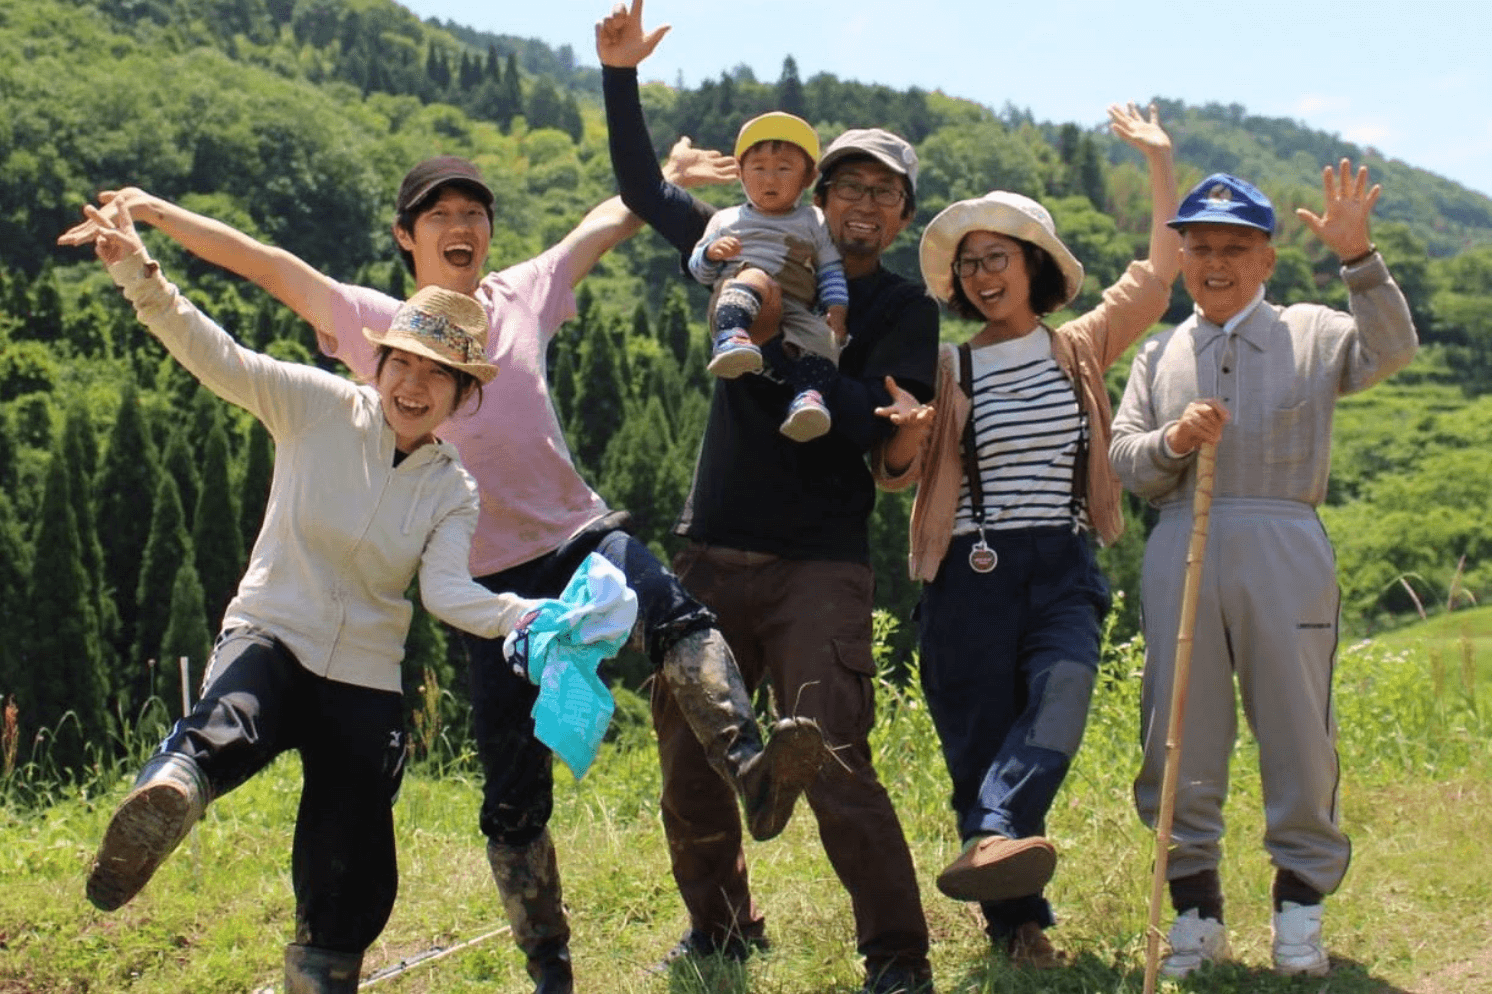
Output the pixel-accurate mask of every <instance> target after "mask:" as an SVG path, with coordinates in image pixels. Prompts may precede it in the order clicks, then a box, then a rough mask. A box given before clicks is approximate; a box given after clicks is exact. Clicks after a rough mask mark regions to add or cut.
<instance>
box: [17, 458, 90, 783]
mask: <svg viewBox="0 0 1492 994" xmlns="http://www.w3.org/2000/svg"><path fill="white" fill-rule="evenodd" d="M70 476H71V472H70V469H69V467H68V465H67V445H66V443H65V442H63V441H61V440H59V442H58V444H56V445H55V446H54V447H53V449H52V459H51V463H50V465H49V466H48V467H47V482H46V488H45V490H44V491H43V497H42V506H41V520H40V521H39V522H38V523H37V532H36V539H35V541H34V543H33V545H34V548H36V549H39V550H44V551H43V553H42V554H40V555H37V556H35V557H34V559H33V562H32V567H31V582H30V584H29V585H28V589H27V597H26V618H27V620H28V621H29V623H30V624H29V631H28V633H27V637H26V639H25V644H24V645H23V647H22V653H21V657H22V658H21V667H22V669H23V670H24V671H25V672H26V673H27V675H28V676H29V681H27V682H23V683H22V684H21V685H20V686H18V687H17V702H18V704H19V706H20V709H21V721H22V741H26V742H30V741H33V740H34V737H35V736H36V734H37V732H38V731H39V730H41V729H48V730H49V732H48V738H49V742H50V744H49V745H48V746H47V747H43V752H44V753H45V754H48V755H50V757H51V759H52V761H53V762H55V763H56V764H57V766H58V767H59V768H62V769H66V770H80V769H82V767H83V765H84V764H85V762H86V761H87V759H88V749H87V747H88V744H89V743H90V742H99V741H104V740H105V739H106V736H107V731H108V703H107V701H108V688H107V686H106V684H105V680H104V668H103V646H102V644H101V640H100V638H99V631H98V612H97V609H96V601H95V599H94V596H93V591H92V587H91V584H90V583H89V579H88V576H87V574H86V573H85V572H84V569H83V560H82V553H81V549H80V547H79V542H78V525H77V522H76V521H75V520H74V517H73V504H72V496H71V494H70V493H69V492H68V491H69V478H70ZM28 683H29V686H28ZM65 716H66V717H67V720H66V721H64V717H65Z"/></svg>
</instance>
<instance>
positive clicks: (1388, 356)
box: [1109, 256, 1418, 506]
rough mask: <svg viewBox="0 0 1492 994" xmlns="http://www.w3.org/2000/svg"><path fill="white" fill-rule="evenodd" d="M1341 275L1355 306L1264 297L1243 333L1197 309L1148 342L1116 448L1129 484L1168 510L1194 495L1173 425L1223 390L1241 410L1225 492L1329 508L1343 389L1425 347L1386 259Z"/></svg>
mask: <svg viewBox="0 0 1492 994" xmlns="http://www.w3.org/2000/svg"><path fill="white" fill-rule="evenodd" d="M1342 276H1343V278H1344V279H1345V281H1346V283H1347V288H1348V291H1349V306H1350V307H1351V310H1352V313H1350V314H1344V313H1342V312H1341V311H1335V310H1332V309H1331V308H1328V307H1323V306H1321V305H1319V304H1294V305H1292V306H1290V307H1280V306H1278V305H1276V304H1269V303H1260V304H1258V305H1256V306H1254V307H1253V309H1252V310H1251V311H1249V312H1248V313H1247V314H1245V315H1242V318H1243V319H1242V320H1241V321H1239V322H1238V324H1237V325H1236V327H1235V328H1234V329H1233V334H1228V333H1227V331H1226V330H1225V329H1224V328H1223V327H1220V326H1218V325H1215V324H1213V323H1212V322H1210V321H1208V320H1207V319H1206V318H1204V317H1202V316H1201V315H1193V316H1192V317H1190V318H1188V319H1187V320H1186V321H1184V322H1182V323H1181V324H1180V325H1178V326H1177V327H1176V328H1175V329H1174V330H1173V331H1171V332H1169V333H1167V334H1164V335H1159V336H1157V337H1155V338H1153V339H1151V340H1150V341H1148V342H1146V343H1145V344H1144V345H1143V346H1142V347H1141V349H1140V351H1139V353H1138V354H1137V355H1136V356H1135V360H1134V365H1133V367H1132V369H1131V371H1130V377H1129V384H1128V386H1126V388H1125V391H1124V399H1123V400H1122V401H1121V402H1120V405H1119V411H1118V413H1117V414H1116V415H1115V417H1114V440H1113V443H1112V445H1111V446H1110V450H1109V454H1110V456H1111V458H1112V460H1113V464H1114V469H1115V470H1116V471H1117V472H1118V474H1119V477H1120V479H1121V480H1123V481H1124V485H1125V487H1127V488H1128V489H1130V490H1132V491H1134V492H1135V493H1137V494H1139V495H1140V496H1142V497H1145V498H1147V499H1149V500H1150V502H1151V503H1152V504H1155V505H1157V506H1159V505H1163V504H1167V503H1171V502H1174V501H1188V502H1189V501H1190V500H1191V492H1192V489H1193V487H1194V477H1195V472H1194V469H1193V466H1194V463H1195V459H1194V458H1193V455H1192V453H1187V454H1186V455H1184V456H1181V457H1179V458H1178V457H1174V456H1172V455H1170V454H1169V453H1168V452H1167V451H1166V444H1165V433H1166V431H1167V429H1169V428H1170V426H1171V425H1173V424H1175V423H1176V420H1177V419H1178V418H1180V416H1181V413H1182V411H1184V410H1185V409H1186V405H1187V404H1189V403H1191V402H1192V401H1194V400H1197V399H1200V398H1205V397H1216V398H1218V399H1219V400H1221V401H1222V402H1223V403H1224V404H1225V405H1227V407H1228V410H1229V412H1230V414H1231V417H1230V419H1229V421H1228V425H1227V427H1226V428H1224V429H1223V436H1222V440H1221V441H1220V442H1219V443H1218V448H1217V477H1216V482H1215V484H1214V489H1213V493H1214V495H1216V496H1219V497H1223V496H1227V497H1262V498H1271V499H1278V500H1293V501H1300V502H1302V503H1306V504H1310V505H1312V506H1316V505H1319V504H1320V503H1321V502H1322V501H1323V500H1324V499H1325V498H1326V480H1327V475H1328V471H1329V470H1330V468H1331V427H1332V417H1333V413H1334V412H1335V409H1336V399H1337V397H1338V396H1340V395H1342V394H1348V393H1355V392H1356V391H1358V390H1364V389H1367V388H1368V387H1370V386H1372V385H1373V384H1375V383H1377V382H1379V381H1380V380H1382V379H1384V378H1385V377H1387V376H1389V375H1391V374H1393V373H1395V372H1397V371H1398V370H1400V369H1403V368H1404V367H1405V366H1407V365H1408V364H1409V362H1410V360H1411V359H1413V358H1414V352H1415V348H1416V346H1417V344H1418V342H1417V339H1416V336H1415V331H1414V324H1413V322H1412V321H1411V320H1410V316H1409V305H1408V304H1407V303H1406V302H1405V300H1404V295H1403V293H1401V292H1400V290H1399V287H1398V285H1397V284H1395V283H1394V281H1393V279H1392V278H1391V277H1390V276H1389V273H1388V269H1387V267H1386V266H1384V264H1383V260H1382V259H1381V258H1379V257H1378V256H1374V257H1373V258H1372V260H1371V263H1370V264H1368V263H1365V264H1362V265H1358V266H1354V267H1352V268H1351V269H1350V270H1348V269H1344V270H1343V271H1342Z"/></svg>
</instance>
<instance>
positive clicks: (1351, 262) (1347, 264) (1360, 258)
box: [1342, 242, 1378, 269]
mask: <svg viewBox="0 0 1492 994" xmlns="http://www.w3.org/2000/svg"><path fill="white" fill-rule="evenodd" d="M1377 251H1378V246H1377V245H1374V244H1373V243H1372V242H1368V250H1367V251H1366V252H1364V253H1363V254H1362V255H1354V256H1353V257H1352V258H1350V259H1343V260H1342V268H1343V269H1350V268H1351V267H1353V266H1355V265H1357V264H1358V263H1359V262H1366V261H1367V260H1368V259H1369V258H1371V257H1372V255H1373V253H1374V252H1377Z"/></svg>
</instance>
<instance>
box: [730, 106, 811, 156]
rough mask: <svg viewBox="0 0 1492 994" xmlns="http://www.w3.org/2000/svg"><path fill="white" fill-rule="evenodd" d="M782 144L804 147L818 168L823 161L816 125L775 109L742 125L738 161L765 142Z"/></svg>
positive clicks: (737, 154) (736, 152)
mask: <svg viewBox="0 0 1492 994" xmlns="http://www.w3.org/2000/svg"><path fill="white" fill-rule="evenodd" d="M770 141H779V142H788V143H789V144H792V145H796V146H798V147H799V148H801V149H802V150H803V152H804V154H805V155H807V156H808V161H809V163H810V164H812V165H817V164H818V161H819V136H818V132H816V131H814V130H813V125H811V124H809V123H808V122H807V121H805V120H803V119H802V118H801V117H796V116H794V115H792V114H788V113H786V112H784V111H780V110H773V111H768V112H767V113H765V114H761V115H759V116H757V117H753V118H752V119H751V120H749V121H747V122H746V123H745V124H743V125H741V131H740V134H738V135H736V151H735V156H736V159H737V161H739V160H740V158H741V156H742V155H744V154H745V153H746V150H747V149H749V148H750V147H751V146H753V145H759V144H761V143H762V142H770Z"/></svg>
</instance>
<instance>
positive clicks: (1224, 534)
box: [1109, 159, 1416, 977]
mask: <svg viewBox="0 0 1492 994" xmlns="http://www.w3.org/2000/svg"><path fill="white" fill-rule="evenodd" d="M1323 185H1324V187H1325V199H1326V209H1325V213H1324V214H1323V215H1321V216H1317V215H1316V214H1314V213H1312V212H1310V211H1307V210H1304V209H1301V210H1297V211H1296V214H1297V215H1298V216H1299V217H1300V219H1301V220H1302V221H1303V222H1304V223H1305V224H1306V226H1307V227H1309V228H1310V229H1311V231H1313V232H1314V233H1315V235H1316V237H1318V238H1319V239H1320V240H1321V241H1322V242H1323V243H1324V244H1325V245H1326V246H1327V247H1328V248H1329V249H1331V250H1332V251H1333V252H1335V253H1336V254H1337V256H1338V257H1339V258H1340V259H1341V263H1342V270H1341V271H1342V278H1343V279H1344V280H1345V281H1346V283H1347V289H1348V294H1349V306H1350V307H1351V313H1350V314H1344V313H1342V312H1340V311H1335V310H1331V309H1330V308H1326V307H1322V306H1319V305H1315V304H1296V305H1293V306H1290V307H1280V306H1278V305H1275V304H1271V303H1268V302H1266V301H1265V299H1264V284H1265V281H1266V280H1267V279H1268V278H1269V276H1270V273H1271V272H1272V271H1273V268H1274V259H1275V251H1274V247H1273V246H1272V244H1271V242H1270V239H1271V236H1272V235H1273V233H1274V228H1275V215H1274V208H1273V206H1272V205H1271V204H1270V202H1269V200H1268V198H1267V197H1265V196H1264V194H1262V193H1261V192H1259V191H1258V190H1257V189H1255V188H1254V187H1252V186H1250V185H1249V184H1248V183H1245V182H1244V181H1242V180H1240V179H1237V178H1235V177H1233V176H1228V175H1226V174H1221V173H1219V174H1216V175H1213V176H1209V177H1208V178H1207V179H1205V180H1203V181H1202V182H1201V183H1200V184H1198V185H1197V187H1196V188H1195V189H1193V190H1192V191H1191V192H1190V193H1189V194H1188V195H1187V196H1186V198H1185V200H1183V201H1182V204H1181V207H1180V210H1179V211H1178V212H1177V215H1176V217H1175V218H1174V219H1173V220H1172V221H1171V222H1170V224H1171V226H1172V227H1175V228H1178V229H1180V231H1181V239H1182V243H1181V244H1182V247H1181V274H1182V278H1183V280H1184V281H1185V283H1186V288H1187V291H1188V292H1189V293H1190V294H1191V296H1192V300H1193V301H1194V302H1195V304H1196V311H1195V313H1194V314H1193V315H1192V316H1191V317H1190V318H1188V319H1187V320H1185V321H1183V322H1182V323H1181V324H1180V325H1178V326H1177V327H1176V328H1175V329H1174V330H1173V331H1172V332H1170V333H1168V334H1164V335H1159V336H1157V337H1155V338H1152V339H1150V340H1149V341H1147V342H1146V343H1145V344H1144V345H1143V346H1142V347H1141V349H1140V352H1139V354H1138V355H1137V356H1136V357H1135V360H1134V368H1133V369H1132V370H1131V373H1130V378H1129V385H1128V386H1127V387H1126V389H1125V392H1124V399H1123V401H1122V402H1121V403H1120V405H1119V411H1118V414H1117V415H1116V416H1115V418H1114V437H1113V443H1112V445H1111V446H1110V450H1109V451H1110V455H1111V456H1112V459H1113V463H1114V468H1115V470H1117V471H1118V473H1119V476H1120V478H1121V479H1122V480H1123V482H1124V484H1125V486H1127V487H1128V488H1129V489H1131V490H1133V491H1134V492H1135V493H1137V494H1139V495H1140V496H1142V497H1145V498H1147V499H1148V500H1149V501H1150V502H1151V503H1152V504H1153V505H1155V506H1156V507H1157V508H1159V510H1160V520H1159V523H1158V524H1157V525H1156V527H1155V530H1154V532H1152V534H1151V535H1150V538H1149V540H1148V543H1147V545H1146V548H1145V564H1144V572H1143V579H1142V588H1141V596H1142V599H1143V604H1144V614H1145V642H1146V647H1147V651H1146V660H1145V678H1144V694H1143V703H1142V714H1141V725H1142V734H1143V738H1144V748H1145V754H1144V763H1143V766H1142V768H1141V770H1140V774H1139V777H1138V778H1137V779H1136V781H1135V803H1136V806H1137V808H1138V810H1139V814H1140V817H1141V818H1142V819H1143V820H1144V821H1145V822H1146V823H1147V824H1150V825H1153V824H1154V823H1155V819H1156V814H1157V812H1158V810H1159V807H1160V783H1161V774H1162V769H1163V766H1164V762H1165V729H1166V727H1167V722H1168V710H1169V689H1170V686H1171V675H1172V670H1173V659H1174V653H1175V645H1176V634H1177V624H1178V619H1179V617H1180V609H1181V603H1180V602H1181V587H1182V576H1183V573H1184V561H1185V557H1186V546H1187V540H1188V536H1189V534H1190V531H1191V503H1192V491H1193V489H1194V487H1195V483H1196V469H1195V465H1196V452H1197V449H1198V447H1199V446H1201V445H1202V444H1203V443H1206V442H1215V443H1216V444H1217V476H1216V484H1215V489H1214V497H1213V502H1212V516H1211V531H1210V535H1209V540H1208V548H1207V555H1206V561H1205V563H1204V567H1203V577H1202V588H1201V591H1200V594H1199V597H1198V601H1197V622H1196V630H1195V636H1194V638H1195V641H1194V643H1193V655H1192V666H1191V682H1190V686H1189V691H1188V696H1187V709H1186V715H1185V728H1184V732H1183V748H1182V754H1181V769H1180V775H1179V777H1178V780H1179V784H1180V786H1179V787H1178V789H1177V794H1176V813H1175V824H1174V828H1173V835H1174V842H1175V847H1176V848H1175V849H1174V851H1173V855H1172V856H1171V859H1170V864H1169V878H1170V880H1169V883H1170V892H1171V903H1172V905H1173V906H1174V907H1175V910H1176V915H1177V917H1176V920H1175V922H1174V924H1173V925H1172V927H1171V931H1170V944H1171V952H1170V955H1169V956H1168V958H1167V959H1166V962H1165V964H1164V965H1163V967H1162V972H1163V973H1165V974H1166V975H1168V976H1171V977H1184V976H1186V975H1187V974H1189V973H1191V972H1192V971H1194V970H1195V969H1197V968H1198V967H1199V966H1202V965H1203V964H1205V963H1210V962H1216V961H1219V960H1221V959H1224V958H1225V957H1226V956H1227V954H1228V939H1227V932H1226V930H1225V928H1224V925H1223V896H1222V885H1221V881H1220V879H1219V876H1218V863H1219V859H1220V847H1219V840H1220V839H1221V838H1222V834H1223V817H1222V806H1223V800H1224V798H1225V796H1226V794H1227V788H1228V757H1229V755H1230V753H1231V751H1232V748H1233V742H1234V737H1235V734H1236V730H1237V729H1236V721H1235V718H1234V714H1235V711H1234V697H1233V679H1234V675H1235V674H1236V675H1237V679H1238V687H1239V693H1240V695H1241V697H1242V700H1243V708H1244V713H1245V715H1246V716H1247V718H1248V721H1249V725H1250V727H1251V728H1252V729H1253V731H1254V734H1255V737H1256V738H1257V739H1258V742H1259V765H1260V774H1261V780H1262V786H1263V793H1264V815H1265V823H1266V828H1265V836H1264V845H1265V848H1266V849H1267V850H1268V852H1269V855H1270V859H1271V861H1272V862H1273V863H1274V866H1275V879H1274V966H1275V969H1276V970H1277V971H1279V972H1280V973H1283V974H1309V975H1313V976H1320V975H1323V974H1325V973H1326V972H1327V970H1328V967H1329V964H1328V960H1327V956H1326V951H1325V949H1324V948H1323V946H1322V941H1321V901H1322V899H1323V897H1324V896H1325V895H1327V894H1330V893H1332V892H1333V891H1334V890H1336V888H1337V886H1338V884H1340V883H1341V880H1342V877H1343V875H1344V874H1345V873H1346V871H1347V862H1348V858H1349V855H1350V846H1349V843H1348V840H1347V837H1346V835H1344V834H1343V832H1342V830H1341V829H1340V827H1338V824H1337V815H1338V812H1337V781H1338V775H1339V770H1338V765H1337V755H1336V720H1335V715H1334V713H1333V709H1332V700H1331V682H1332V667H1333V664H1334V663H1335V660H1336V649H1337V614H1338V607H1339V604H1340V592H1339V590H1338V588H1337V584H1336V576H1335V570H1334V561H1333V557H1332V550H1331V544H1330V542H1329V541H1328V540H1327V537H1326V533H1325V531H1324V530H1323V529H1322V527H1321V522H1320V520H1319V519H1318V518H1317V516H1316V511H1315V508H1316V506H1317V505H1319V504H1320V503H1321V501H1322V500H1323V499H1324V498H1325V497H1326V477H1327V471H1328V469H1329V468H1330V461H1331V459H1330V457H1331V425H1332V415H1333V412H1334V410H1335V406H1336V399H1337V397H1339V396H1341V395H1342V394H1348V393H1353V392H1355V391H1358V390H1364V389H1366V388H1368V387H1370V386H1372V385H1373V384H1375V383H1377V382H1378V381H1380V380H1382V379H1384V378H1385V377H1387V376H1389V375H1390V374H1392V373H1394V372H1396V371H1397V370H1400V369H1403V368H1404V367H1405V366H1406V365H1408V363H1409V361H1410V359H1411V358H1413V356H1414V350H1415V346H1416V340H1415V332H1414V326H1413V324H1412V323H1411V321H1410V317H1409V308H1408V305H1407V304H1406V303H1405V301H1404V295H1403V294H1402V293H1400V291H1399V288H1398V286H1397V285H1396V284H1395V283H1394V281H1393V280H1392V279H1391V278H1390V276H1389V273H1388V269H1387V268H1386V267H1385V266H1384V263H1383V259H1382V258H1381V257H1380V256H1379V255H1378V253H1377V251H1376V250H1375V248H1374V247H1373V243H1372V242H1371V241H1370V239H1369V237H1368V217H1369V214H1370V213H1371V212H1372V209H1373V204H1374V203H1375V202H1376V201H1377V199H1378V194H1379V188H1378V187H1377V186H1374V187H1372V188H1371V189H1368V188H1367V169H1366V168H1363V169H1360V170H1359V171H1358V172H1357V173H1356V174H1355V175H1354V173H1353V171H1352V169H1351V166H1350V164H1349V163H1348V162H1347V160H1345V159H1343V160H1342V162H1341V165H1340V168H1339V169H1333V168H1332V167H1330V166H1328V167H1327V168H1326V169H1325V170H1324V172H1323ZM1225 425H1227V428H1226V430H1224V426H1225Z"/></svg>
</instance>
